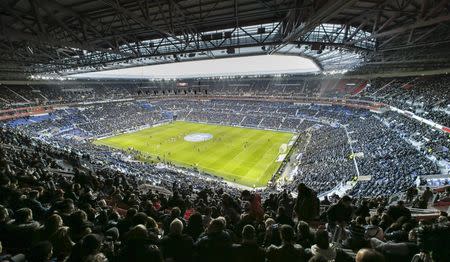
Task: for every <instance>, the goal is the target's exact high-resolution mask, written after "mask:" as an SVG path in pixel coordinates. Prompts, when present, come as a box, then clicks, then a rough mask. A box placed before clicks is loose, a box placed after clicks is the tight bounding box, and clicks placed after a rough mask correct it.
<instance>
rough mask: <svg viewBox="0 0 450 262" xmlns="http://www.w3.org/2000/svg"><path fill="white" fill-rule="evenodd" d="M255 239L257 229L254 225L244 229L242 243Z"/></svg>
mask: <svg viewBox="0 0 450 262" xmlns="http://www.w3.org/2000/svg"><path fill="white" fill-rule="evenodd" d="M254 239H255V228H254V227H253V226H252V225H246V226H244V228H243V229H242V242H249V241H253V240H254Z"/></svg>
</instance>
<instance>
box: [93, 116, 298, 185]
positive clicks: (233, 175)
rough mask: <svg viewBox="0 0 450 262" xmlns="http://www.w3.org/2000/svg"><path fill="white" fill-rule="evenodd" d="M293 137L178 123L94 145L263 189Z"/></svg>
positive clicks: (225, 127) (257, 130) (118, 136)
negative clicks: (198, 136)
mask: <svg viewBox="0 0 450 262" xmlns="http://www.w3.org/2000/svg"><path fill="white" fill-rule="evenodd" d="M192 133H208V134H211V135H213V138H212V139H210V140H207V141H203V142H188V141H185V140H184V137H185V136H186V135H189V134H192ZM293 136H294V134H292V133H287V132H276V131H267V130H259V129H249V128H240V127H230V126H220V125H210V124H200V123H191V122H182V121H177V122H173V123H170V124H165V125H161V126H156V127H151V128H147V129H143V130H140V131H137V132H134V133H128V134H121V135H117V136H114V137H109V138H105V139H100V140H97V141H95V142H94V143H95V144H99V145H106V146H110V147H113V148H118V149H125V150H126V149H128V148H130V147H131V148H134V149H135V150H138V151H140V152H142V153H144V154H147V155H150V156H151V159H153V160H156V158H157V157H159V158H160V159H161V160H166V161H170V162H172V163H173V164H177V165H180V166H189V167H193V166H195V167H197V168H198V169H199V170H202V171H204V172H207V173H210V174H214V175H216V176H220V177H223V178H224V179H226V180H228V181H232V182H236V183H239V184H242V185H246V186H256V187H260V186H265V185H267V182H268V181H269V180H270V178H271V177H272V175H273V174H274V173H275V172H276V171H277V169H278V168H279V167H280V165H281V162H277V159H278V156H279V155H280V153H283V152H282V151H283V148H284V151H285V152H284V153H287V150H288V148H287V145H285V146H282V145H283V144H288V143H289V141H290V140H291V139H292V138H293Z"/></svg>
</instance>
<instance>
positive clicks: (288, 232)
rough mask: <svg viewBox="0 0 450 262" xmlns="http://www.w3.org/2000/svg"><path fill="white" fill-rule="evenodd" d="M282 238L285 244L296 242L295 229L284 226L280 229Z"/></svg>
mask: <svg viewBox="0 0 450 262" xmlns="http://www.w3.org/2000/svg"><path fill="white" fill-rule="evenodd" d="M280 238H281V240H283V242H284V243H292V242H293V241H294V240H295V232H294V229H293V228H292V227H291V226H289V225H282V226H281V228H280Z"/></svg>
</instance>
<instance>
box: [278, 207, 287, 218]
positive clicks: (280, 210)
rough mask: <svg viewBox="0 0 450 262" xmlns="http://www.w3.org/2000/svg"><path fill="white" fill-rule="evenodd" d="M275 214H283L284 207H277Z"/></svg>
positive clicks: (284, 211) (284, 212)
mask: <svg viewBox="0 0 450 262" xmlns="http://www.w3.org/2000/svg"><path fill="white" fill-rule="evenodd" d="M277 214H278V215H279V216H284V215H285V214H286V209H285V208H284V206H280V207H278V210H277Z"/></svg>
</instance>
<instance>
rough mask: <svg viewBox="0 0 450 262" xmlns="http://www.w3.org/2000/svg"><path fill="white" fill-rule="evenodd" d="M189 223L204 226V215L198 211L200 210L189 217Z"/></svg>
mask: <svg viewBox="0 0 450 262" xmlns="http://www.w3.org/2000/svg"><path fill="white" fill-rule="evenodd" d="M188 224H189V226H200V227H203V218H202V215H201V214H200V213H198V212H194V214H192V215H191V216H190V217H189V220H188Z"/></svg>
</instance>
